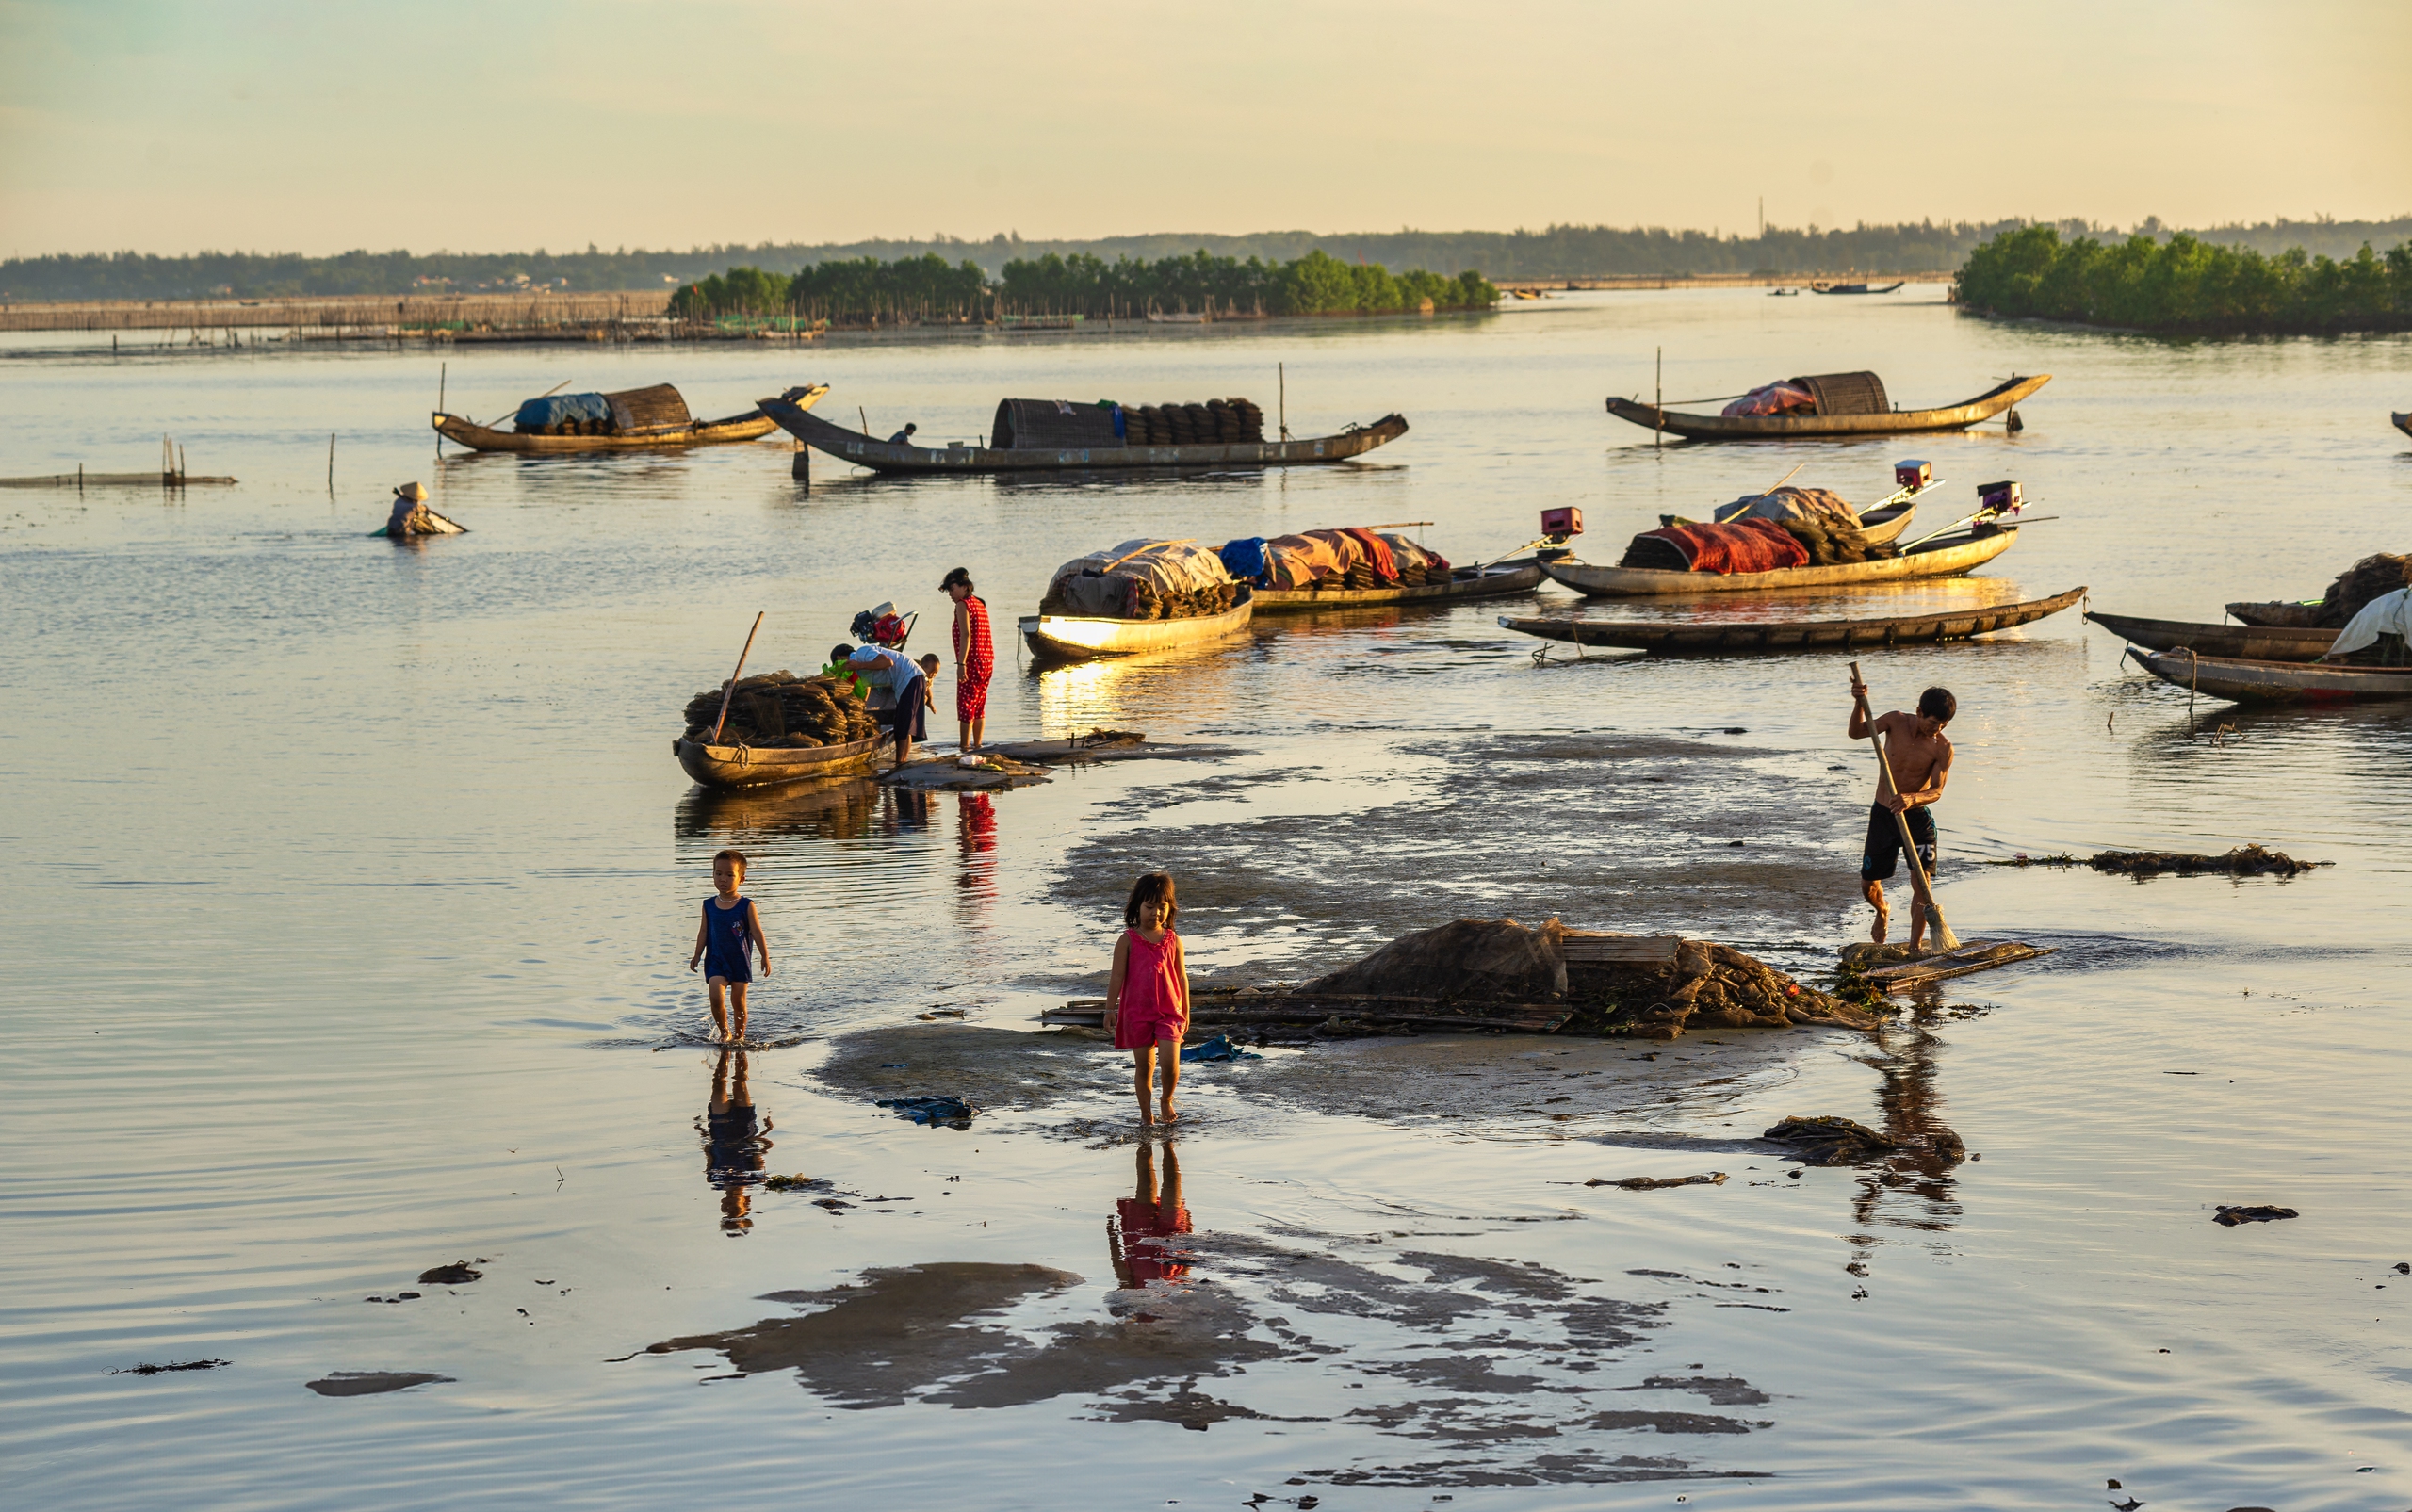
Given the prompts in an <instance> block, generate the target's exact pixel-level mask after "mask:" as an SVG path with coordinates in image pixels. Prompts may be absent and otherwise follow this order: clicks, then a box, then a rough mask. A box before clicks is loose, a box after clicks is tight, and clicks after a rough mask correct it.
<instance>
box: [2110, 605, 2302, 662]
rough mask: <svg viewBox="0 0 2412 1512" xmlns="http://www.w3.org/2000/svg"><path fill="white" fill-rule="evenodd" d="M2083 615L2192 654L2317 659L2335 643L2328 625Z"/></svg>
mask: <svg viewBox="0 0 2412 1512" xmlns="http://www.w3.org/2000/svg"><path fill="white" fill-rule="evenodd" d="M2085 617H2086V618H2087V619H2089V620H2092V621H2093V622H2094V624H2096V625H2099V626H2102V627H2103V628H2104V629H2106V630H2108V631H2110V633H2111V634H2112V635H2115V636H2117V637H2118V638H2119V639H2120V640H2122V641H2126V642H2129V643H2130V644H2133V645H2140V646H2143V647H2144V648H2145V649H2146V650H2148V651H2175V650H2177V649H2178V648H2180V647H2182V646H2192V648H2193V650H2194V653H2195V654H2196V655H2197V656H2205V657H2227V658H2241V659H2242V660H2246V661H2317V660H2319V659H2320V658H2322V657H2323V656H2326V655H2327V654H2328V648H2329V647H2330V646H2331V645H2333V644H2335V643H2336V641H2337V632H2336V631H2334V630H2296V629H2288V628H2285V627H2282V626H2269V625H2194V624H2190V623H2188V622H2187V621H2184V620H2140V619H2136V618H2134V617H2132V616H2130V615H2127V614H2099V613H2093V612H2089V613H2088V614H2087V615H2086V616H2085Z"/></svg>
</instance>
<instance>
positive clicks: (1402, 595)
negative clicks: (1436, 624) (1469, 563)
mask: <svg viewBox="0 0 2412 1512" xmlns="http://www.w3.org/2000/svg"><path fill="white" fill-rule="evenodd" d="M1540 585H1541V564H1540V561H1538V560H1536V559H1534V558H1532V557H1520V558H1517V559H1515V560H1514V561H1494V562H1491V563H1488V564H1487V565H1484V566H1480V567H1453V568H1451V569H1450V570H1449V581H1447V582H1445V583H1428V584H1418V585H1417V586H1415V587H1413V588H1260V589H1257V590H1256V611H1257V612H1258V613H1259V614H1279V613H1288V612H1291V611H1294V610H1310V609H1365V608H1371V607H1373V606H1376V605H1380V604H1442V603H1448V602H1451V601H1453V600H1456V599H1461V598H1504V597H1507V595H1509V594H1511V593H1531V592H1532V591H1533V590H1534V589H1536V588H1539V587H1540Z"/></svg>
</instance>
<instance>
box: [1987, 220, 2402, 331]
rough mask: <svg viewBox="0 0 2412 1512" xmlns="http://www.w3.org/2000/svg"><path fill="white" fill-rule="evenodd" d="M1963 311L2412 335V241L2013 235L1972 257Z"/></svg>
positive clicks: (2142, 327)
mask: <svg viewBox="0 0 2412 1512" xmlns="http://www.w3.org/2000/svg"><path fill="white" fill-rule="evenodd" d="M1956 295H1957V298H1958V299H1959V301H1960V302H1961V303H1962V304H1964V305H1965V306H1967V307H1968V308H1970V309H1972V310H1977V311H1980V312H1981V313H1984V314H1988V315H1998V316H2012V317H2038V318H2042V319H2047V320H2070V321H2077V322H2080V323H2083V324H2087V325H2104V326H2121V327H2126V328H2128V329H2131V330H2137V331H2153V332H2167V333H2192V334H2203V335H2307V334H2328V333H2337V332H2347V331H2412V241H2407V242H2404V243H2401V244H2399V245H2398V246H2396V248H2395V249H2394V250H2393V251H2391V252H2388V253H2387V254H2386V255H2385V256H2384V257H2382V256H2380V255H2378V254H2377V253H2375V252H2372V251H2371V246H2370V243H2368V242H2364V243H2363V244H2362V246H2361V250H2360V251H2358V252H2355V254H2354V255H2352V256H2351V257H2347V258H2344V259H2341V260H2339V259H2338V258H2333V257H2330V256H2327V255H2326V254H2324V253H2322V254H2319V255H2314V254H2312V253H2309V252H2306V251H2305V250H2304V249H2303V248H2301V247H2295V248H2291V249H2290V250H2288V251H2286V252H2280V253H2278V254H2277V255H2276V256H2268V255H2265V254H2263V253H2262V252H2257V251H2255V250H2254V249H2252V248H2249V247H2247V248H2239V247H2226V246H2219V245H2215V244H2213V243H2209V242H2205V241H2200V240H2197V239H2196V238H2195V237H2193V236H2190V235H2188V234H2186V233H2183V232H2180V233H2178V234H2177V235H2176V236H2171V237H2170V238H2169V239H2168V240H2167V241H2165V242H2164V241H2158V240H2155V239H2154V238H2153V237H2151V236H2144V235H2138V236H2129V237H2127V239H2126V240H2124V241H2115V242H2110V243H2105V242H2101V241H2097V240H2095V239H2094V238H2093V237H2091V236H2078V237H2077V238H2076V239H2074V240H2069V241H2063V240H2062V239H2061V233H2060V231H2059V229H2058V228H2056V227H2052V226H2029V227H2027V228H2025V229H2023V230H2019V231H2011V232H2005V233H2003V234H2002V235H2000V236H1996V237H1995V238H1993V239H1992V240H1991V241H1988V242H1986V243H1985V244H1984V245H1983V246H1981V247H1979V248H1977V249H1976V250H1975V251H1974V252H1970V253H1969V254H1968V261H1967V262H1966V264H1965V265H1964V266H1963V267H1962V268H1961V269H1960V279H1959V285H1958V287H1957V291H1956Z"/></svg>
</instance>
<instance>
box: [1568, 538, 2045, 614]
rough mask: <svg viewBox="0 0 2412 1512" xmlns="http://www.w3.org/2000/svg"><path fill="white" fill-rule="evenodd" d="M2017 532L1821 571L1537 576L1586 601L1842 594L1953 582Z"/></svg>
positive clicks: (1582, 568) (1583, 568) (1580, 569)
mask: <svg viewBox="0 0 2412 1512" xmlns="http://www.w3.org/2000/svg"><path fill="white" fill-rule="evenodd" d="M2017 540H2018V527H2016V526H2014V525H2011V526H2003V527H2001V528H1997V529H1992V530H1987V531H1984V532H1983V533H1982V534H1976V535H1954V536H1945V537H1944V538H1943V539H1941V540H1939V541H1930V542H1928V543H1927V544H1926V545H1921V546H1917V547H1915V548H1914V549H1912V550H1911V551H1909V552H1907V553H1906V554H1904V555H1902V556H1899V557H1886V558H1883V559H1882V560H1881V561H1838V562H1835V563H1833V565H1831V566H1826V567H1779V568H1777V569H1776V570H1775V571H1773V572H1735V573H1715V572H1675V571H1672V570H1671V569H1669V568H1665V567H1594V566H1591V565H1589V564H1588V563H1585V562H1579V561H1544V562H1542V563H1541V571H1543V572H1545V573H1547V574H1549V575H1550V577H1552V578H1554V579H1555V580H1556V581H1558V582H1561V583H1564V584H1565V585H1566V586H1567V587H1569V588H1572V589H1573V590H1574V591H1575V592H1576V593H1581V594H1583V595H1585V596H1586V597H1589V598H1658V597H1672V596H1676V595H1685V594H1692V593H1752V592H1759V591H1765V590H1768V589H1775V588H1845V587H1855V586H1857V585H1859V584H1862V583H1899V582H1909V581H1913V580H1915V579H1916V578H1920V577H1959V576H1960V575H1961V574H1963V573H1967V572H1973V571H1975V570H1976V569H1977V568H1979V567H1981V566H1983V565H1984V564H1985V563H1986V562H1989V561H1993V560H1994V559H1995V558H1996V557H1998V556H2000V555H2001V554H2002V553H2003V552H2005V551H2008V550H2009V549H2010V548H2011V547H2012V546H2013V545H2015V544H2016V543H2017Z"/></svg>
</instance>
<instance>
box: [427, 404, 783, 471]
mask: <svg viewBox="0 0 2412 1512" xmlns="http://www.w3.org/2000/svg"><path fill="white" fill-rule="evenodd" d="M823 392H826V391H825V390H824V391H823ZM815 397H816V398H817V397H818V396H815ZM431 423H432V424H433V426H434V427H435V431H436V433H437V434H438V435H440V436H442V437H443V438H444V439H445V440H447V441H451V442H457V443H458V444H460V445H461V446H464V447H468V448H470V449H471V450H473V451H516V452H521V453H524V454H529V455H535V456H547V457H558V456H568V455H571V454H574V453H579V452H589V451H660V450H664V449H666V448H670V447H714V446H725V445H726V444H728V443H730V442H734V441H759V440H761V439H762V438H763V437H764V436H766V435H769V434H770V433H771V432H772V431H775V430H777V429H778V427H777V425H776V424H774V422H773V421H772V419H771V417H770V416H769V415H758V414H757V415H733V416H731V417H730V418H728V419H725V420H707V421H703V422H700V423H698V424H695V425H692V426H688V427H687V428H685V429H684V430H678V431H659V432H656V433H652V434H648V435H634V436H523V435H521V434H519V433H518V432H517V431H494V430H489V429H488V428H486V427H485V426H482V425H479V424H477V423H476V422H475V421H471V420H464V419H463V418H462V417H461V416H459V415H446V414H445V413H444V412H442V411H441V410H438V411H437V412H436V413H435V415H433V417H432V421H431Z"/></svg>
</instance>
